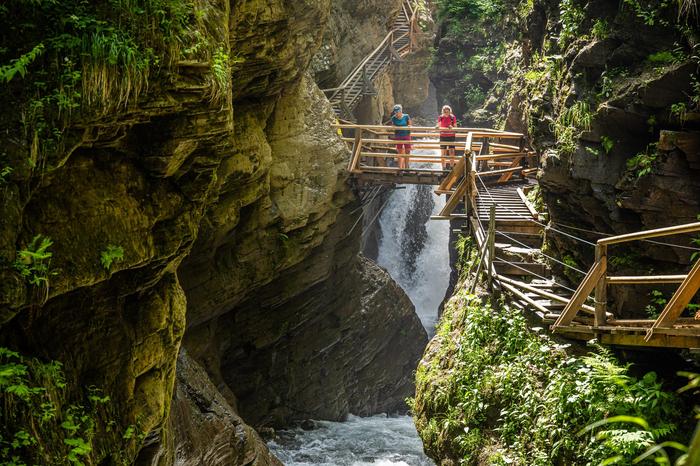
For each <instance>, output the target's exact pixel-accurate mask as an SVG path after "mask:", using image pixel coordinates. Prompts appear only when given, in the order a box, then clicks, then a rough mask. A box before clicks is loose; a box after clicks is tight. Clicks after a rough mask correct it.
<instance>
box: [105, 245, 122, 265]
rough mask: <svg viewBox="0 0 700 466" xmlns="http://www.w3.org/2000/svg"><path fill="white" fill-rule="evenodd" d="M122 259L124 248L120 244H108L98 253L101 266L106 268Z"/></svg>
mask: <svg viewBox="0 0 700 466" xmlns="http://www.w3.org/2000/svg"><path fill="white" fill-rule="evenodd" d="M123 260H124V248H123V247H121V246H115V245H113V244H110V245H108V246H107V249H105V250H104V251H102V253H101V254H100V263H102V267H104V268H105V269H106V270H109V269H110V268H112V264H113V263H115V262H121V261H123Z"/></svg>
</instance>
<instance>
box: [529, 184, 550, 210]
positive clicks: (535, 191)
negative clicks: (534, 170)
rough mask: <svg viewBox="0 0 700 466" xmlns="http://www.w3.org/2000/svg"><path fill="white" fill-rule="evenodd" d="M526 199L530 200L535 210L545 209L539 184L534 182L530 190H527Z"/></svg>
mask: <svg viewBox="0 0 700 466" xmlns="http://www.w3.org/2000/svg"><path fill="white" fill-rule="evenodd" d="M527 200H528V201H530V203H531V204H532V206H533V207H534V208H535V210H536V211H537V212H544V211H545V208H546V206H545V203H544V196H542V190H541V189H540V185H538V184H536V185H535V186H534V187H533V188H532V189H531V190H530V191H528V192H527Z"/></svg>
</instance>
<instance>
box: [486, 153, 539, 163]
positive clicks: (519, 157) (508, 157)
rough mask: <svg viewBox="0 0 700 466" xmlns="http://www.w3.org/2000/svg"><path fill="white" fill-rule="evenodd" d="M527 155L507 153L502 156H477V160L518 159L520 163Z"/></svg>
mask: <svg viewBox="0 0 700 466" xmlns="http://www.w3.org/2000/svg"><path fill="white" fill-rule="evenodd" d="M526 155H527V152H507V153H501V154H487V155H477V156H476V160H477V161H482V160H500V159H510V158H513V157H518V163H519V162H520V159H522V158H523V157H524V156H526Z"/></svg>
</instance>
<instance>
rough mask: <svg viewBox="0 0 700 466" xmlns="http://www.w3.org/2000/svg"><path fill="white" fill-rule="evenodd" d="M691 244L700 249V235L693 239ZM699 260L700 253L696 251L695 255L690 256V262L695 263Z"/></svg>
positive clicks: (699, 216)
mask: <svg viewBox="0 0 700 466" xmlns="http://www.w3.org/2000/svg"><path fill="white" fill-rule="evenodd" d="M698 220H700V215H698ZM690 243H691V244H692V245H693V246H697V247H700V235H698V236H696V237H694V238H692V239H691V240H690ZM698 259H700V251H695V252H694V253H692V254H691V255H690V262H695V261H696V260H698Z"/></svg>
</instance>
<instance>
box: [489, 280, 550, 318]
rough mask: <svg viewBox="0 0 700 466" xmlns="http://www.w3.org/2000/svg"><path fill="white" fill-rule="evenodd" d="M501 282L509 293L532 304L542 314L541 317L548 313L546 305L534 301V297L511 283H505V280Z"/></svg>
mask: <svg viewBox="0 0 700 466" xmlns="http://www.w3.org/2000/svg"><path fill="white" fill-rule="evenodd" d="M501 284H502V285H503V287H504V288H505V289H506V290H508V291H510V292H511V293H513V294H514V295H516V296H517V297H519V298H520V299H522V300H523V301H525V302H526V303H528V304H529V305H530V306H532V307H534V308H535V309H537V310H538V311H540V312H541V313H542V316H543V317H544V316H545V315H547V314H549V309H547V308H546V307H544V306H542V305H541V304H540V303H538V302H537V301H535V300H534V299H532V298H530V297H529V296H528V295H526V294H525V293H523V292H522V291H520V290H519V289H517V288H516V287H514V286H513V285H510V284H509V283H507V282H505V281H502V283H501Z"/></svg>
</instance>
